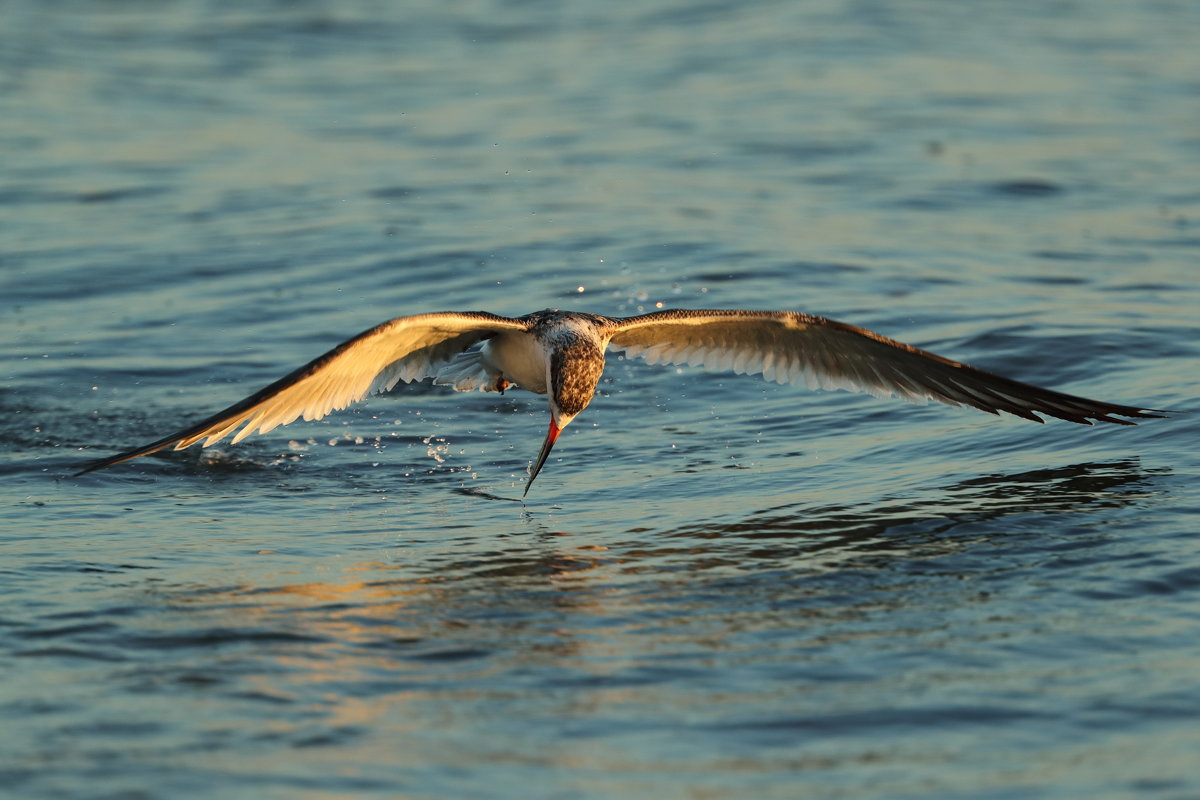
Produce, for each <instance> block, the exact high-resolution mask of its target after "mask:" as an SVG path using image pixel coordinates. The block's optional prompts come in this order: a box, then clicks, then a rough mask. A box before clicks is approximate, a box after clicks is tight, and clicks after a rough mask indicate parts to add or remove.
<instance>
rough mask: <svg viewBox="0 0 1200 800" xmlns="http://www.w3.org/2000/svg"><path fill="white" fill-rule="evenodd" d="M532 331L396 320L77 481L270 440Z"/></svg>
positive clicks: (454, 317)
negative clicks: (135, 463)
mask: <svg viewBox="0 0 1200 800" xmlns="http://www.w3.org/2000/svg"><path fill="white" fill-rule="evenodd" d="M526 328H527V325H526V324H525V323H524V322H522V321H520V320H516V319H510V318H508V317H500V316H496V315H495V314H488V313H486V312H482V311H478V312H443V313H438V314H421V315H418V316H413V317H397V318H396V319H393V320H389V321H387V322H385V323H383V324H381V325H377V326H375V327H374V328H371V329H370V330H368V331H364V332H363V333H360V334H359V335H358V336H355V337H354V338H353V339H350V340H349V341H347V342H343V343H342V344H340V345H338V346H337V347H335V348H334V349H332V350H330V351H329V352H328V353H325V354H324V355H322V356H319V357H318V358H315V359H313V360H312V361H310V362H309V363H307V364H305V365H304V366H303V367H300V368H299V369H298V370H296V371H295V372H292V373H291V374H290V375H286V376H284V377H283V378H280V379H279V380H277V381H275V382H274V383H272V384H271V385H270V386H267V387H265V388H263V389H262V390H260V391H258V392H255V393H254V394H252V395H251V396H249V397H247V398H246V399H245V400H242V401H240V402H238V403H235V404H233V405H232V406H230V407H229V408H227V409H225V410H224V411H220V412H218V413H216V414H214V415H213V416H211V417H209V418H208V419H205V420H202V421H200V422H197V423H196V424H195V425H192V426H191V427H188V428H184V429H183V430H181V431H176V432H175V433H172V434H171V435H170V436H165V437H163V438H162V439H159V440H158V441H155V442H151V443H150V444H148V445H145V446H144V447H139V448H137V449H135V450H130V451H128V452H125V453H119V454H117V455H115V456H111V457H109V458H104V459H100V460H99V461H93V462H92V463H90V464H88V465H87V466H86V467H85V468H84V469H83V470H81V471H79V472H78V473H76V474H77V475H82V474H83V473H85V472H91V471H92V470H95V469H101V468H103V467H108V466H112V465H113V464H119V463H121V462H122V461H128V460H129V459H131V458H137V457H138V456H144V455H146V454H148V453H153V452H155V451H157V450H162V449H163V448H164V447H171V446H174V448H175V449H176V450H181V449H183V448H185V447H188V446H189V445H192V444H195V443H196V442H198V441H200V440H201V439H204V440H205V441H204V445H203V446H204V447H208V446H209V445H211V444H215V443H216V442H219V441H220V440H221V439H223V438H225V437H226V436H227V435H229V434H230V433H232V432H233V431H234V430H236V429H237V428H238V427H239V426H243V425H244V427H242V429H241V431H239V432H238V433H237V435H236V436H234V437H233V441H234V442H238V441H241V440H242V439H243V438H244V437H246V436H248V435H249V434H251V433H255V432H258V433H266V432H267V431H269V430H271V429H272V428H275V427H277V426H279V425H287V424H288V423H289V422H292V421H294V420H295V419H297V418H298V417H304V419H306V420H312V419H320V418H321V417H323V416H325V415H326V414H328V413H329V412H330V411H334V410H337V409H340V408H345V407H346V406H348V405H350V404H351V403H354V402H357V401H359V400H362V399H363V398H364V397H366V396H367V395H368V394H370V393H372V392H385V391H387V390H388V389H391V388H392V387H393V386H395V385H396V383H397V382H398V381H401V380H403V381H414V380H420V379H422V378H427V377H432V376H433V374H434V371H435V370H436V368H437V366H439V365H440V364H443V363H445V362H446V361H448V360H449V359H451V358H453V357H454V356H455V355H457V354H458V353H461V352H462V351H463V350H466V349H467V348H468V347H470V346H471V345H473V344H475V343H476V342H478V341H480V340H482V339H487V338H490V337H492V336H495V335H496V334H498V333H501V332H503V331H523V330H526Z"/></svg>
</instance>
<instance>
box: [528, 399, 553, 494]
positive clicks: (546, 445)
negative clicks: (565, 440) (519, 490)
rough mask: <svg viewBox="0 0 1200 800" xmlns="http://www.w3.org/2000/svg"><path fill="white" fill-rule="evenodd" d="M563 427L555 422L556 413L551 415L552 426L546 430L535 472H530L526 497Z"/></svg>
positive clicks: (534, 467)
mask: <svg viewBox="0 0 1200 800" xmlns="http://www.w3.org/2000/svg"><path fill="white" fill-rule="evenodd" d="M561 430H562V428H560V427H558V425H556V424H555V423H554V415H553V414H551V415H550V428H549V429H548V430H547V431H546V441H544V442H542V452H540V453H538V457H537V463H536V464H534V465H533V472H531V473H529V482H528V483H526V484H525V494H524V495H521V496H522V497H524V496H525V495H527V494H529V487H530V486H533V479H534V478H536V477H537V476H538V473H539V472H541V471H542V464H545V463H546V457H547V456H549V455H550V451H551V450H553V449H554V443H555V442H556V441H557V440H558V433H559V431H561Z"/></svg>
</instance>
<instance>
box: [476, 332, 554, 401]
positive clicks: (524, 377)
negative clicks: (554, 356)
mask: <svg viewBox="0 0 1200 800" xmlns="http://www.w3.org/2000/svg"><path fill="white" fill-rule="evenodd" d="M482 353H483V361H484V363H485V364H486V365H487V366H488V367H490V368H492V369H495V370H497V371H499V372H501V373H502V374H503V375H504V377H505V378H507V379H508V380H510V381H512V382H513V383H515V384H517V385H518V386H520V387H521V388H522V389H526V390H528V391H531V392H536V393H538V394H545V393H546V350H545V348H544V347H543V346H542V344H541V343H540V342H538V340H537V339H536V338H534V337H533V335H531V334H528V333H525V332H524V331H512V332H504V333H499V334H497V335H496V336H494V337H493V338H491V339H488V340H487V341H486V342H484V344H483V348H482Z"/></svg>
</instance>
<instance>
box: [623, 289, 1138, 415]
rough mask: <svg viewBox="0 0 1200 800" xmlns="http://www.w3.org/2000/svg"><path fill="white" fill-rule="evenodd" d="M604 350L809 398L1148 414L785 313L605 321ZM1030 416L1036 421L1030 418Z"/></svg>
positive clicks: (672, 314)
mask: <svg viewBox="0 0 1200 800" xmlns="http://www.w3.org/2000/svg"><path fill="white" fill-rule="evenodd" d="M611 330H613V331H615V332H614V333H613V336H612V340H611V343H610V345H609V346H610V347H611V348H612V349H614V350H623V351H625V354H626V355H631V356H640V357H641V358H643V359H645V360H646V361H647V362H648V363H651V364H658V363H672V364H690V365H693V366H703V367H705V368H707V369H712V370H723V369H727V370H732V371H734V372H738V373H747V374H756V373H762V375H763V377H765V378H767V379H768V380H774V381H777V382H779V383H790V382H796V381H800V380H803V381H804V382H805V383H806V384H807V385H808V387H809V388H812V389H846V390H848V391H854V392H868V393H870V394H873V395H876V396H878V397H887V396H891V395H897V396H899V397H902V398H905V399H908V400H911V401H916V402H921V401H924V400H937V401H939V402H942V403H947V404H949V405H968V406H973V407H975V408H978V409H980V410H982V411H987V412H989V413H992V414H995V413H998V412H1000V411H1005V412H1008V413H1009V414H1015V415H1016V416H1019V417H1023V418H1025V419H1030V420H1033V421H1035V422H1042V419H1041V418H1040V417H1038V416H1037V413H1042V414H1047V415H1049V416H1053V417H1058V418H1060V419H1065V420H1070V421H1071V422H1079V423H1083V424H1085V425H1091V424H1092V422H1091V421H1092V420H1096V421H1098V422H1113V423H1117V424H1119V425H1132V424H1134V423H1132V422H1129V421H1127V420H1123V419H1119V418H1118V417H1131V418H1144V417H1156V416H1160V415H1159V414H1154V413H1148V412H1150V411H1152V410H1153V409H1143V408H1140V407H1133V406H1123V405H1116V404H1114V403H1105V402H1101V401H1099V400H1089V399H1087V398H1084V397H1076V396H1074V395H1069V394H1063V393H1061V392H1055V391H1052V390H1050V389H1043V388H1041V387H1040V386H1033V385H1031V384H1028V383H1021V382H1020V381H1015V380H1012V379H1010V378H1005V377H1002V376H1000V375H994V374H992V373H990V372H984V371H983V370H980V369H975V368H974V367H970V366H967V365H966V364H960V363H958V362H957V361H951V360H950V359H948V358H943V357H941V356H939V355H935V354H933V353H930V352H927V351H925V350H921V349H918V348H916V347H913V346H911V345H907V344H904V343H903V342H898V341H896V340H894V339H889V338H887V337H885V336H880V335H879V334H877V333H874V332H872V331H869V330H866V329H865V328H857V327H855V326H853V325H847V324H846V323H844V322H837V321H835V320H831V319H825V318H823V317H814V316H810V315H808V314H800V313H797V312H794V311H700V310H687V309H675V310H670V311H657V312H654V313H652V314H643V315H642V316H640V317H627V318H624V319H617V320H614V324H613V326H612V328H611ZM1035 412H1037V413H1035Z"/></svg>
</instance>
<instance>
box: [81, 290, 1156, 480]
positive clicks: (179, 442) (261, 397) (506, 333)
mask: <svg viewBox="0 0 1200 800" xmlns="http://www.w3.org/2000/svg"><path fill="white" fill-rule="evenodd" d="M607 350H612V351H617V352H623V353H624V354H625V355H626V356H638V357H640V358H642V359H644V360H645V361H647V362H648V363H650V364H683V365H693V366H700V367H704V368H706V369H709V370H732V371H733V372H736V373H742V374H751V375H755V374H761V375H762V376H763V377H764V378H765V379H767V380H774V381H776V382H778V383H794V382H798V381H801V380H803V381H804V383H805V384H807V386H808V387H809V388H811V389H846V390H849V391H858V392H868V393H870V394H873V395H875V396H877V397H889V396H899V397H901V398H903V399H907V400H910V401H913V402H924V401H925V400H937V401H939V402H942V403H946V404H948V405H952V406H957V405H966V406H972V407H974V408H978V409H980V410H982V411H987V412H989V413H991V414H999V413H1000V412H1001V411H1003V412H1006V413H1009V414H1013V415H1016V416H1018V417H1022V418H1024V419H1028V420H1033V421H1034V422H1044V420H1043V419H1042V418H1041V417H1039V416H1038V414H1045V415H1047V416H1051V417H1057V418H1059V419H1064V420H1069V421H1071V422H1078V423H1082V424H1084V425H1091V424H1092V422H1093V421H1095V422H1111V423H1115V424H1117V425H1133V424H1135V423H1134V422H1131V421H1130V420H1133V419H1146V418H1151V417H1161V416H1163V414H1164V413H1166V412H1162V411H1159V410H1156V409H1147V408H1141V407H1138V406H1124V405H1117V404H1115V403H1105V402H1102V401H1099V400H1088V399H1087V398H1083V397H1076V396H1074V395H1069V394H1063V393H1061V392H1055V391H1052V390H1050V389H1043V388H1041V387H1039V386H1033V385H1031V384H1028V383H1021V382H1020V381H1015V380H1012V379H1010V378H1005V377H1002V376H1000V375H994V374H992V373H990V372H984V371H983V370H980V369H975V368H974V367H970V366H967V365H966V364H961V363H959V362H957V361H951V360H950V359H948V358H943V357H942V356H939V355H935V354H933V353H930V352H927V351H925V350H921V349H918V348H916V347H913V346H911V345H907V344H904V343H903V342H898V341H896V340H894V339H889V338H887V337H885V336H881V335H879V334H878V333H874V332H872V331H869V330H866V329H865V328H858V327H855V326H853V325H847V324H846V323H844V322H837V321H835V320H831V319H825V318H823V317H816V316H811V315H808V314H801V313H798V312H795V311H704V310H686V309H672V310H668V311H656V312H654V313H651V314H643V315H641V316H636V317H606V316H601V315H599V314H586V313H581V312H576V311H560V310H558V309H546V310H544V311H535V312H534V313H532V314H526V315H525V316H523V317H501V316H497V315H495V314H489V313H487V312H483V311H465V312H464V311H448V312H441V313H436V314H418V315H416V316H410V317H397V318H396V319H393V320H389V321H387V322H384V323H383V324H381V325H377V326H375V327H374V328H371V329H370V330H368V331H364V332H363V333H360V334H359V335H358V336H355V337H354V338H353V339H350V340H349V341H346V342H343V343H342V344H340V345H338V346H337V347H335V348H333V349H332V350H330V351H329V352H328V353H325V354H324V355H322V356H319V357H317V358H315V359H313V360H312V361H310V362H309V363H307V364H305V365H304V366H302V367H300V368H299V369H297V370H295V371H294V372H292V373H290V374H288V375H285V376H284V377H282V378H280V379H279V380H277V381H275V382H274V383H272V384H271V385H270V386H267V387H265V388H263V389H262V390H260V391H258V392H255V393H254V394H252V395H250V396H249V397H247V398H246V399H244V400H241V401H239V402H237V403H234V404H233V405H231V406H230V407H229V408H226V409H225V410H224V411H219V412H217V413H216V414H214V415H212V416H211V417H209V418H207V419H204V420H201V421H200V422H197V423H196V424H194V425H191V426H189V427H187V428H184V429H183V430H180V431H176V432H175V433H172V434H170V435H168V436H164V437H163V438H161V439H158V440H156V441H153V442H151V443H150V444H147V445H143V446H142V447H138V448H135V449H133V450H128V451H126V452H124V453H118V454H117V455H114V456H109V457H108V458H102V459H100V460H98V461H93V462H91V463H90V464H88V465H87V466H86V467H84V468H83V469H82V470H80V471H79V472H77V473H75V474H76V475H83V474H84V473H87V472H91V471H92V470H97V469H102V468H104V467H111V466H112V465H114V464H119V463H121V462H122V461H129V460H130V459H133V458H137V457H139V456H144V455H147V454H149V453H153V452H156V451H158V450H162V449H163V448H166V447H173V448H174V449H176V450H181V449H183V448H185V447H190V446H191V445H193V444H195V443H196V442H199V441H201V440H203V445H202V446H204V447H208V446H209V445H213V444H216V443H217V442H219V441H221V440H222V439H224V438H225V437H226V436H229V435H230V434H233V433H234V431H235V430H236V431H237V433H236V434H234V436H233V439H232V442H234V443H236V442H238V441H240V440H242V439H244V438H245V437H246V436H248V435H250V434H251V433H266V432H267V431H270V430H272V429H274V428H275V427H277V426H279V425H287V424H288V423H289V422H293V421H294V420H296V419H297V418H298V417H303V418H304V419H306V420H313V419H320V418H321V417H324V416H325V415H326V414H328V413H330V412H331V411H334V410H337V409H341V408H345V407H346V406H348V405H350V404H351V403H354V402H357V401H359V400H362V399H363V398H364V397H366V396H367V395H369V394H371V393H374V392H386V391H388V390H389V389H391V388H392V387H393V386H395V385H396V384H397V383H398V382H399V381H405V382H412V381H416V380H422V379H425V378H433V382H434V383H435V384H442V385H447V386H453V387H454V388H455V389H458V390H459V391H472V390H479V391H484V392H500V393H503V392H504V391H505V389H508V388H510V387H514V386H515V387H519V388H521V389H526V390H528V391H531V392H536V393H538V394H544V395H546V396H547V397H548V399H549V401H550V426H549V428H548V429H547V431H546V438H545V440H544V441H543V442H542V449H541V451H540V452H539V453H538V456H537V460H536V462H534V464H533V468H532V470H531V471H530V474H529V480H528V481H527V482H526V484H525V494H528V493H529V487H530V486H532V485H533V481H534V479H535V478H536V477H537V476H538V473H539V472H540V471H541V469H542V465H543V464H545V463H546V458H547V457H548V456H549V455H550V451H551V449H553V447H554V443H555V441H557V440H558V435H559V433H560V432H561V431H562V429H563V428H565V427H567V425H569V424H570V423H571V421H572V420H573V419H575V417H576V416H578V415H579V413H580V412H582V411H583V410H584V409H585V408H587V406H588V403H590V402H591V400H592V396H593V395H594V394H595V391H596V385H597V384H598V383H599V381H600V376H601V374H602V373H603V372H604V354H605V351H607ZM1122 417H1126V418H1128V419H1122ZM238 428H241V430H237V429H238Z"/></svg>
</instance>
